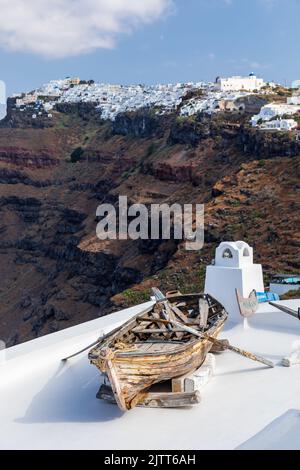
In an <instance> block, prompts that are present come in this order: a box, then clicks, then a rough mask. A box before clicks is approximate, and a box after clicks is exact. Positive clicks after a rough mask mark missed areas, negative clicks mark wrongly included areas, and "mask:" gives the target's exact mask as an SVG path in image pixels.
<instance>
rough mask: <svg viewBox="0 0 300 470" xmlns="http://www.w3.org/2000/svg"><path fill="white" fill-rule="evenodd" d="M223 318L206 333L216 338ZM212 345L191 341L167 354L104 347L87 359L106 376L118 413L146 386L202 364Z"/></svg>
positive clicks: (135, 400) (139, 396)
mask: <svg viewBox="0 0 300 470" xmlns="http://www.w3.org/2000/svg"><path fill="white" fill-rule="evenodd" d="M226 318H227V314H226V313H225V314H224V315H223V317H221V318H220V319H218V320H217V321H216V323H215V324H214V325H213V327H212V328H211V329H210V330H209V335H210V336H212V337H214V338H217V337H218V335H219V333H220V331H221V330H222V328H223V325H224V322H225V320H226ZM211 347H212V342H210V341H208V340H207V339H198V338H196V339H192V340H191V341H189V342H187V343H186V344H182V345H179V346H178V345H174V346H173V349H172V350H168V351H167V352H165V351H162V352H159V351H156V352H151V350H150V351H149V352H143V353H139V352H138V351H135V350H134V349H133V350H130V349H128V350H126V349H124V351H122V350H112V349H111V348H109V347H108V348H106V349H104V350H102V351H101V354H100V355H97V354H95V355H94V354H93V351H91V352H90V360H91V362H92V363H93V364H94V365H96V366H97V367H98V368H99V369H100V370H101V372H103V373H106V374H107V375H108V377H109V381H110V384H111V387H112V390H113V393H114V396H115V399H116V402H117V404H118V406H119V408H120V409H121V410H124V411H126V410H130V409H131V408H134V407H135V406H136V405H138V403H139V402H140V401H142V400H143V399H144V397H145V394H147V390H148V389H149V387H151V386H152V385H154V384H155V383H159V382H162V381H165V380H168V379H171V378H174V377H180V376H182V375H185V374H188V373H189V372H192V371H194V370H196V369H197V368H199V367H200V366H201V364H202V363H203V362H204V360H205V357H206V355H207V353H208V352H209V351H210V349H211Z"/></svg>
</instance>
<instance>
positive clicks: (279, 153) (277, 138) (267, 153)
mask: <svg viewBox="0 0 300 470" xmlns="http://www.w3.org/2000/svg"><path fill="white" fill-rule="evenodd" d="M240 141H241V145H242V148H243V151H244V152H245V153H246V154H248V155H252V156H253V157H255V158H274V157H296V156H297V155H299V154H300V141H299V140H296V138H295V134H294V133H292V134H291V135H289V133H286V132H284V133H282V132H271V133H270V132H257V131H256V130H255V129H249V128H246V129H243V130H242V132H241V134H240Z"/></svg>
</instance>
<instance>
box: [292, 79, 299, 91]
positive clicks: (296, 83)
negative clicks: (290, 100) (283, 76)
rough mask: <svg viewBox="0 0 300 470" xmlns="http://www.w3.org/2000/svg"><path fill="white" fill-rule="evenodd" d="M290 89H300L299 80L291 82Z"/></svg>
mask: <svg viewBox="0 0 300 470" xmlns="http://www.w3.org/2000/svg"><path fill="white" fill-rule="evenodd" d="M292 88H299V89H300V80H295V81H293V83H292Z"/></svg>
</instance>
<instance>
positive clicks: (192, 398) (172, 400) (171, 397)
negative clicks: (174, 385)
mask: <svg viewBox="0 0 300 470" xmlns="http://www.w3.org/2000/svg"><path fill="white" fill-rule="evenodd" d="M96 397H97V398H98V399H101V400H106V401H107V402H109V403H113V404H115V403H116V401H115V397H114V394H113V391H112V389H111V387H109V386H107V385H101V387H100V389H99V391H98V393H97V395H96ZM200 401H201V395H200V393H199V392H198V391H195V392H192V393H172V392H148V393H145V395H144V396H143V397H142V399H141V401H140V402H139V403H138V404H137V406H139V407H146V408H183V407H187V406H192V405H197V404H198V403H200Z"/></svg>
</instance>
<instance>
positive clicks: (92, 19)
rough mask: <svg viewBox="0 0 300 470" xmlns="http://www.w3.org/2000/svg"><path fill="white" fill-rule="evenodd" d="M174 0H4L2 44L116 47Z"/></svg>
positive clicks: (0, 0) (58, 49)
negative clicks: (125, 35)
mask: <svg viewBox="0 0 300 470" xmlns="http://www.w3.org/2000/svg"><path fill="white" fill-rule="evenodd" d="M172 5H173V0H50V1H49V0H29V1H28V0H0V47H2V48H6V49H9V50H11V51H21V52H33V53H36V54H39V55H42V56H45V57H53V58H63V57H68V56H74V55H78V54H83V53H87V52H90V51H93V50H95V49H99V48H105V49H109V48H113V47H114V46H115V44H116V39H117V36H118V34H120V33H130V32H132V31H133V30H134V29H135V28H136V27H138V26H139V25H141V24H148V23H151V22H153V21H156V20H157V19H159V18H161V17H163V16H164V15H165V14H166V13H167V12H168V11H169V9H170V7H172Z"/></svg>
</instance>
